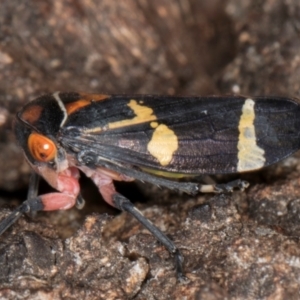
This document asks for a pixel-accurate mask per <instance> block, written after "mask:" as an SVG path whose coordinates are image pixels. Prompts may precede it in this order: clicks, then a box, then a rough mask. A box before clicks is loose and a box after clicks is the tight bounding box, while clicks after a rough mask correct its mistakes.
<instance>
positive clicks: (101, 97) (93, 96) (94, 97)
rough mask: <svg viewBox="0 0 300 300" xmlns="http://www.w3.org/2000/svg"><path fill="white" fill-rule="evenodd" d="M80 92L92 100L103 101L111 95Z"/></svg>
mask: <svg viewBox="0 0 300 300" xmlns="http://www.w3.org/2000/svg"><path fill="white" fill-rule="evenodd" d="M79 94H80V96H81V97H82V98H83V99H86V100H90V101H101V100H105V99H107V98H109V97H110V96H109V95H105V94H86V93H79Z"/></svg>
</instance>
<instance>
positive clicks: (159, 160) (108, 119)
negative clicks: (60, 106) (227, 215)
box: [59, 95, 300, 174]
mask: <svg viewBox="0 0 300 300" xmlns="http://www.w3.org/2000/svg"><path fill="white" fill-rule="evenodd" d="M299 130H300V108H299V105H298V104H297V103H296V102H295V101H293V100H290V99H287V98H274V97H259V98H252V99H250V98H246V97H237V96H231V97H230V96H228V97H168V96H141V95H138V96H137V95H135V96H127V95H126V96H124V95H120V96H118V95H115V96H111V97H109V98H107V99H105V100H103V101H95V102H93V103H92V104H91V105H88V106H86V107H83V108H81V109H79V110H78V111H75V112H72V114H70V115H69V117H68V120H67V122H66V123H65V125H64V127H63V128H62V129H61V132H60V134H59V142H60V143H61V144H62V146H63V147H64V148H65V149H66V150H67V151H68V152H69V153H74V151H77V152H82V151H86V150H90V151H91V152H93V153H97V154H98V155H99V159H100V161H99V164H101V159H105V160H108V161H110V162H118V163H120V164H124V165H130V166H134V167H139V168H143V169H146V170H154V171H155V170H160V171H163V172H172V173H173V172H174V173H182V174H217V173H235V172H243V171H249V170H255V169H259V168H261V167H263V166H266V165H270V164H272V163H275V162H277V161H279V160H281V159H283V158H285V157H286V156H288V155H290V154H291V153H293V152H295V151H296V150H298V149H299V147H300V141H299Z"/></svg>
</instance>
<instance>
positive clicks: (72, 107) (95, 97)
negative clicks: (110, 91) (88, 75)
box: [65, 93, 109, 115]
mask: <svg viewBox="0 0 300 300" xmlns="http://www.w3.org/2000/svg"><path fill="white" fill-rule="evenodd" d="M80 96H81V97H82V98H81V99H79V100H76V101H74V102H70V103H66V104H65V107H66V110H67V113H68V115H70V114H72V113H73V112H75V111H76V110H78V109H80V108H82V107H85V106H88V105H90V104H91V103H92V101H101V100H104V99H107V98H108V97H109V96H108V95H102V94H84V93H80Z"/></svg>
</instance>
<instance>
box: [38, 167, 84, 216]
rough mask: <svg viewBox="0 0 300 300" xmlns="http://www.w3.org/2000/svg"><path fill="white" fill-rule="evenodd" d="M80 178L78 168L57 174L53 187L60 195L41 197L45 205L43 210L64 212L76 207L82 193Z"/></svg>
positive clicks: (52, 194) (53, 194) (51, 194)
mask: <svg viewBox="0 0 300 300" xmlns="http://www.w3.org/2000/svg"><path fill="white" fill-rule="evenodd" d="M52 176H53V174H52ZM78 178H79V171H78V170H77V169H76V168H69V169H67V170H65V171H63V172H61V173H59V174H56V178H55V180H53V178H52V186H53V187H54V188H56V189H57V190H59V191H60V193H50V194H45V195H41V196H39V198H40V200H41V202H42V204H43V210H47V211H48V210H64V209H69V208H71V207H72V206H74V205H75V204H76V198H77V196H78V194H79V192H80V187H79V183H78ZM46 179H47V178H46Z"/></svg>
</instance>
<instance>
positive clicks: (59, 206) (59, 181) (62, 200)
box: [0, 168, 83, 235]
mask: <svg viewBox="0 0 300 300" xmlns="http://www.w3.org/2000/svg"><path fill="white" fill-rule="evenodd" d="M53 175H54V176H55V179H53V187H54V188H56V189H57V190H58V191H59V192H56V193H49V194H45V195H40V196H36V194H37V180H38V179H37V178H38V175H33V177H32V178H31V180H30V183H31V184H32V185H33V186H32V187H30V188H29V192H28V194H29V195H31V196H35V197H33V198H29V199H27V200H26V201H24V202H23V203H22V204H21V205H20V206H19V207H17V208H16V209H15V210H14V211H13V212H12V213H11V214H10V215H9V216H8V217H7V218H5V219H4V220H2V221H1V222H0V235H1V234H2V233H3V232H4V231H5V230H6V229H8V228H9V227H10V226H11V225H12V224H13V223H14V222H16V221H17V220H18V219H19V218H20V217H21V216H22V214H24V213H28V212H36V211H40V210H44V211H49V210H64V209H69V208H71V207H72V206H74V205H75V204H76V203H79V204H82V203H83V201H82V200H83V199H82V197H81V196H80V195H79V189H80V188H79V183H78V178H79V171H78V170H77V169H75V168H69V169H67V170H65V171H63V172H61V173H58V174H56V173H55V174H53ZM78 195H79V196H78ZM77 199H78V200H77Z"/></svg>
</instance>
